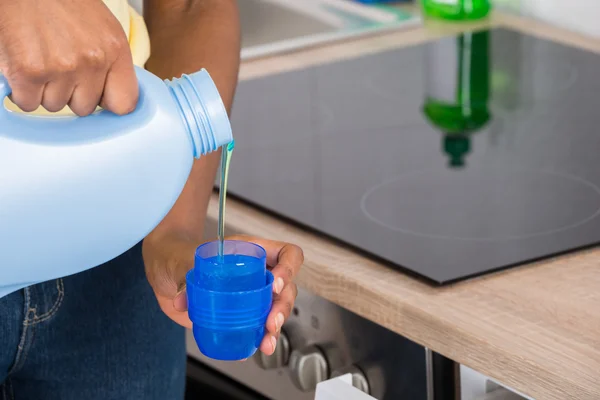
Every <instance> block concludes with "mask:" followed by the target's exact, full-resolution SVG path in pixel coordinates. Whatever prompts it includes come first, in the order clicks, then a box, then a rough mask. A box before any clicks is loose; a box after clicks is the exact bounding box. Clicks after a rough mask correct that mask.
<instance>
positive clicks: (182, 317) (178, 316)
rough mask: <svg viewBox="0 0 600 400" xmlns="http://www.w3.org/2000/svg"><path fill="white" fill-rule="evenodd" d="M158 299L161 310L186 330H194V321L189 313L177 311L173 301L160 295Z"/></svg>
mask: <svg viewBox="0 0 600 400" xmlns="http://www.w3.org/2000/svg"><path fill="white" fill-rule="evenodd" d="M156 298H157V300H158V305H159V306H160V309H161V310H162V311H163V312H164V313H165V314H166V315H168V316H169V318H171V319H172V320H173V321H175V322H176V323H177V324H179V325H181V326H183V327H185V328H188V329H192V321H191V320H190V317H189V315H188V313H187V312H180V311H178V310H176V309H175V307H174V305H173V300H172V299H170V298H168V297H164V296H160V295H157V296H156Z"/></svg>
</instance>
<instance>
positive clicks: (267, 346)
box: [258, 333, 279, 356]
mask: <svg viewBox="0 0 600 400" xmlns="http://www.w3.org/2000/svg"><path fill="white" fill-rule="evenodd" d="M277 339H279V335H278V334H277V335H272V334H270V333H268V334H266V335H265V337H263V340H262V342H260V346H259V348H258V349H259V350H260V351H262V352H263V353H265V354H266V355H268V356H270V355H271V354H273V353H274V352H275V348H276V347H277Z"/></svg>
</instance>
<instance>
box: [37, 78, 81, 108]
mask: <svg viewBox="0 0 600 400" xmlns="http://www.w3.org/2000/svg"><path fill="white" fill-rule="evenodd" d="M74 89H75V82H74V81H73V77H67V76H65V77H63V78H61V79H60V80H58V81H51V82H48V83H47V84H46V87H45V88H44V92H43V94H42V102H41V105H42V107H44V108H45V109H46V110H48V111H50V112H57V111H60V110H62V109H63V108H65V106H66V105H67V104H68V103H69V99H70V98H71V95H72V94H73V90H74Z"/></svg>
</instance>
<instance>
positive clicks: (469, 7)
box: [422, 0, 492, 21]
mask: <svg viewBox="0 0 600 400" xmlns="http://www.w3.org/2000/svg"><path fill="white" fill-rule="evenodd" d="M422 2H423V11H424V14H425V16H426V17H433V18H440V19H449V20H455V21H464V20H475V19H481V18H485V17H486V16H487V15H488V14H489V13H490V10H491V9H492V6H491V0H422Z"/></svg>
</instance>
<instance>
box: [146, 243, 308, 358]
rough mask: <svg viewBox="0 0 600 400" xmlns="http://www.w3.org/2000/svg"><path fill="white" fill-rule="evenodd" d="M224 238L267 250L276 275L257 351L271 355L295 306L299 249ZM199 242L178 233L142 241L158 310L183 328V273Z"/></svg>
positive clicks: (185, 321) (186, 322)
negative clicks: (263, 331)
mask: <svg viewBox="0 0 600 400" xmlns="http://www.w3.org/2000/svg"><path fill="white" fill-rule="evenodd" d="M226 239H227V240H242V241H246V242H252V243H255V244H258V245H259V246H262V247H263V248H264V249H265V250H266V251H267V267H268V268H269V270H271V272H272V273H273V276H274V278H275V279H274V281H273V292H274V293H273V294H274V296H273V306H272V308H271V312H270V314H269V316H268V317H267V323H266V329H267V332H266V334H265V337H264V338H263V341H262V343H261V345H260V350H261V351H262V352H263V353H265V354H267V355H270V354H272V353H273V352H274V351H275V346H276V343H277V339H278V338H279V334H280V332H281V326H282V325H283V323H284V322H285V321H286V320H287V319H288V317H289V316H290V313H291V312H292V309H293V308H294V302H295V300H296V296H297V294H298V289H297V287H296V284H295V283H294V282H293V280H294V278H295V276H296V275H297V274H298V271H299V270H300V267H301V266H302V263H303V262H304V255H303V253H302V249H300V248H299V247H298V246H296V245H293V244H290V243H285V242H279V241H275V240H267V239H260V238H256V237H251V236H241V235H236V236H230V237H227V238H226ZM199 245H200V243H197V242H192V241H189V240H186V239H185V238H182V237H178V236H172V237H162V238H161V240H145V241H144V244H143V255H144V264H145V266H146V276H147V278H148V281H149V282H150V285H151V286H152V288H153V289H154V293H155V294H156V298H157V299H158V303H159V305H160V307H161V309H162V310H163V312H164V313H165V314H167V316H168V317H169V318H171V319H172V320H173V321H175V322H177V323H178V324H180V325H182V326H184V327H186V328H191V327H192V322H191V321H190V319H189V317H188V314H187V294H186V291H185V275H186V273H187V272H188V271H189V270H190V269H192V268H193V266H194V252H195V250H196V248H197V247H198V246H199Z"/></svg>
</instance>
